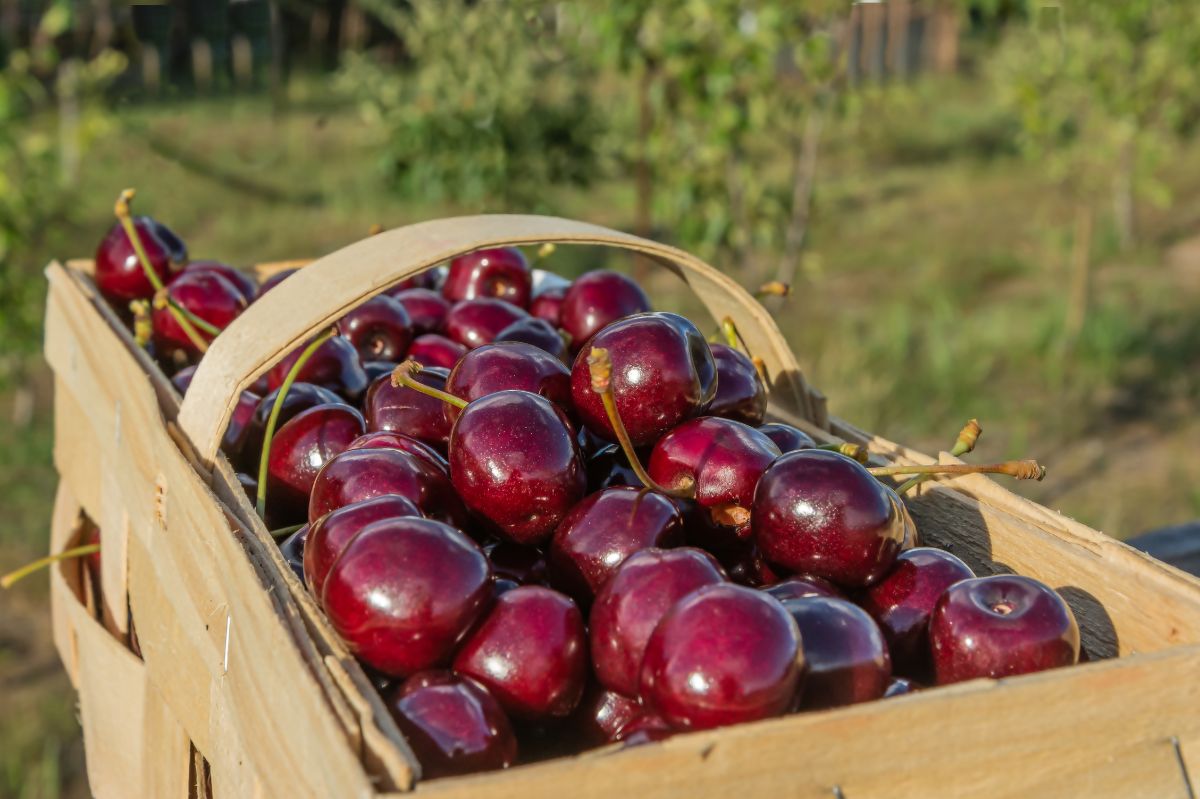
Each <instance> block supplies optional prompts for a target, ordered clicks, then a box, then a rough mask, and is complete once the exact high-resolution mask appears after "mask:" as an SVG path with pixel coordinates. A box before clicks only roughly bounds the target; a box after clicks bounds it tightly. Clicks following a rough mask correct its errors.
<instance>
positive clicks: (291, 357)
mask: <svg viewBox="0 0 1200 799" xmlns="http://www.w3.org/2000/svg"><path fill="white" fill-rule="evenodd" d="M305 347H307V344H304V345H301V346H300V347H297V348H296V349H295V350H293V351H292V352H291V353H289V354H288V356H287V357H286V358H284V359H283V360H282V361H280V362H279V363H277V364H276V365H275V366H274V367H273V368H272V369H271V371H270V372H268V373H267V374H268V378H267V384H268V385H269V386H270V387H271V390H272V391H273V390H275V389H277V388H279V386H280V385H281V384H282V383H283V381H284V378H286V377H287V375H288V372H290V371H291V369H292V364H294V363H295V362H296V360H297V359H298V358H299V357H300V354H301V353H302V352H303V351H304V349H305ZM296 379H297V380H301V381H303V382H305V383H315V384H316V385H319V386H323V387H325V388H328V389H329V390H330V391H333V392H336V393H337V394H340V395H341V396H343V397H345V398H346V399H347V400H350V401H351V402H357V401H358V399H359V398H360V397H361V396H362V393H363V391H365V390H366V388H367V373H366V372H364V371H363V368H362V363H361V361H359V358H358V351H357V350H355V349H354V345H353V344H351V343H350V342H349V341H347V340H346V339H344V338H342V337H341V336H334V337H333V338H330V339H328V340H327V341H325V342H324V343H322V344H321V346H320V347H318V348H317V351H316V352H314V353H313V354H312V357H310V358H309V359H308V361H307V362H306V363H305V364H304V366H303V367H302V368H301V369H300V373H299V374H298V375H297V376H296Z"/></svg>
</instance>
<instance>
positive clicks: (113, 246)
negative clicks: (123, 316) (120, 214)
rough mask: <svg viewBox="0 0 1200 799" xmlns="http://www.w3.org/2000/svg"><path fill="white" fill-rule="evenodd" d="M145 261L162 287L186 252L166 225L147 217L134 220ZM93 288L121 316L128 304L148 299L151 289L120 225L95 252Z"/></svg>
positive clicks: (131, 245) (181, 264) (176, 268)
mask: <svg viewBox="0 0 1200 799" xmlns="http://www.w3.org/2000/svg"><path fill="white" fill-rule="evenodd" d="M133 225H134V228H135V229H136V230H137V232H138V236H139V237H140V238H141V241H142V247H143V248H144V249H145V250H146V256H147V260H149V262H150V267H151V268H152V269H153V270H154V273H155V274H156V275H158V277H159V279H160V280H161V281H162V282H163V283H168V282H170V280H171V277H172V276H173V275H174V274H175V272H176V271H177V270H179V269H182V268H183V263H184V261H186V260H187V248H186V247H184V245H183V242H182V241H180V240H179V237H178V236H176V235H175V234H174V233H172V232H171V230H170V228H168V227H167V226H166V225H164V224H161V223H160V222H156V221H155V220H153V219H151V218H150V217H148V216H138V217H134V219H133ZM96 287H97V288H98V289H100V293H101V294H103V295H104V296H105V297H106V298H107V299H108V300H109V302H111V303H113V305H115V306H116V307H117V310H118V311H119V312H121V313H124V312H125V311H126V310H127V307H128V305H129V302H130V301H131V300H141V299H147V298H149V297H150V296H151V295H152V294H154V286H153V285H152V284H151V283H150V280H149V279H148V278H147V277H146V273H145V272H144V271H143V270H142V265H141V263H140V262H139V261H138V257H137V253H136V252H134V249H133V243H132V242H130V241H129V236H127V235H126V234H125V229H124V228H123V227H121V224H120V223H119V222H115V223H113V226H112V227H111V228H109V231H108V233H107V235H105V237H104V238H103V239H101V240H100V245H99V246H98V247H97V248H96Z"/></svg>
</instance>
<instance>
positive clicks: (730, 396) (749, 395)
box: [708, 344, 767, 426]
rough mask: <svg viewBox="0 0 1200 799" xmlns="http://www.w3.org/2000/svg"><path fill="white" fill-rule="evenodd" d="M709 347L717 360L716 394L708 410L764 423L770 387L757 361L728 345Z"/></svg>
mask: <svg viewBox="0 0 1200 799" xmlns="http://www.w3.org/2000/svg"><path fill="white" fill-rule="evenodd" d="M708 347H709V349H710V350H712V354H713V360H715V361H716V362H717V395H716V396H715V397H713V401H712V402H711V403H710V404H709V406H708V413H710V414H712V415H713V416H722V417H724V418H726V419H733V420H735V421H738V422H744V423H746V424H748V425H751V426H753V425H759V424H762V420H763V417H765V416H766V415H767V387H766V386H765V385H763V382H762V379H761V378H760V377H759V376H758V370H757V369H755V368H754V362H753V361H751V360H750V358H749V357H748V356H747V355H746V354H745V353H743V352H741V351H740V350H735V349H734V348H733V347H729V346H727V345H725V344H709V345H708Z"/></svg>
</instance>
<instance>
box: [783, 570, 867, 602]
mask: <svg viewBox="0 0 1200 799" xmlns="http://www.w3.org/2000/svg"><path fill="white" fill-rule="evenodd" d="M763 590H764V591H766V592H767V593H768V594H770V595H771V596H773V597H775V598H776V599H778V600H779V601H780V602H786V601H787V600H789V599H806V598H808V597H814V596H823V597H828V598H830V599H845V598H846V595H845V594H843V593H842V592H841V591H840V590H838V587H837V586H835V585H834V584H833V583H831V582H829V581H828V580H825V579H822V578H820V577H812V576H810V575H806V574H796V575H793V576H791V577H788V578H786V579H784V580H780V581H779V582H777V583H775V584H774V585H769V586H767V587H766V588H764V589H763Z"/></svg>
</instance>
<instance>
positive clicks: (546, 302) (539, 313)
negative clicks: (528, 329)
mask: <svg viewBox="0 0 1200 799" xmlns="http://www.w3.org/2000/svg"><path fill="white" fill-rule="evenodd" d="M568 288H569V285H568V286H548V287H547V288H545V289H543V290H541V291H539V292H538V293H537V294H535V295H533V299H532V300H530V302H529V314H530V316H535V317H537V318H538V319H544V320H545V321H547V322H549V323H550V324H551V325H552V326H554V327H558V326H559V324H558V323H559V319H560V318H561V317H562V304H563V300H564V299H566V296H567V289H568ZM646 310H650V309H649V307H647V308H646Z"/></svg>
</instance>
